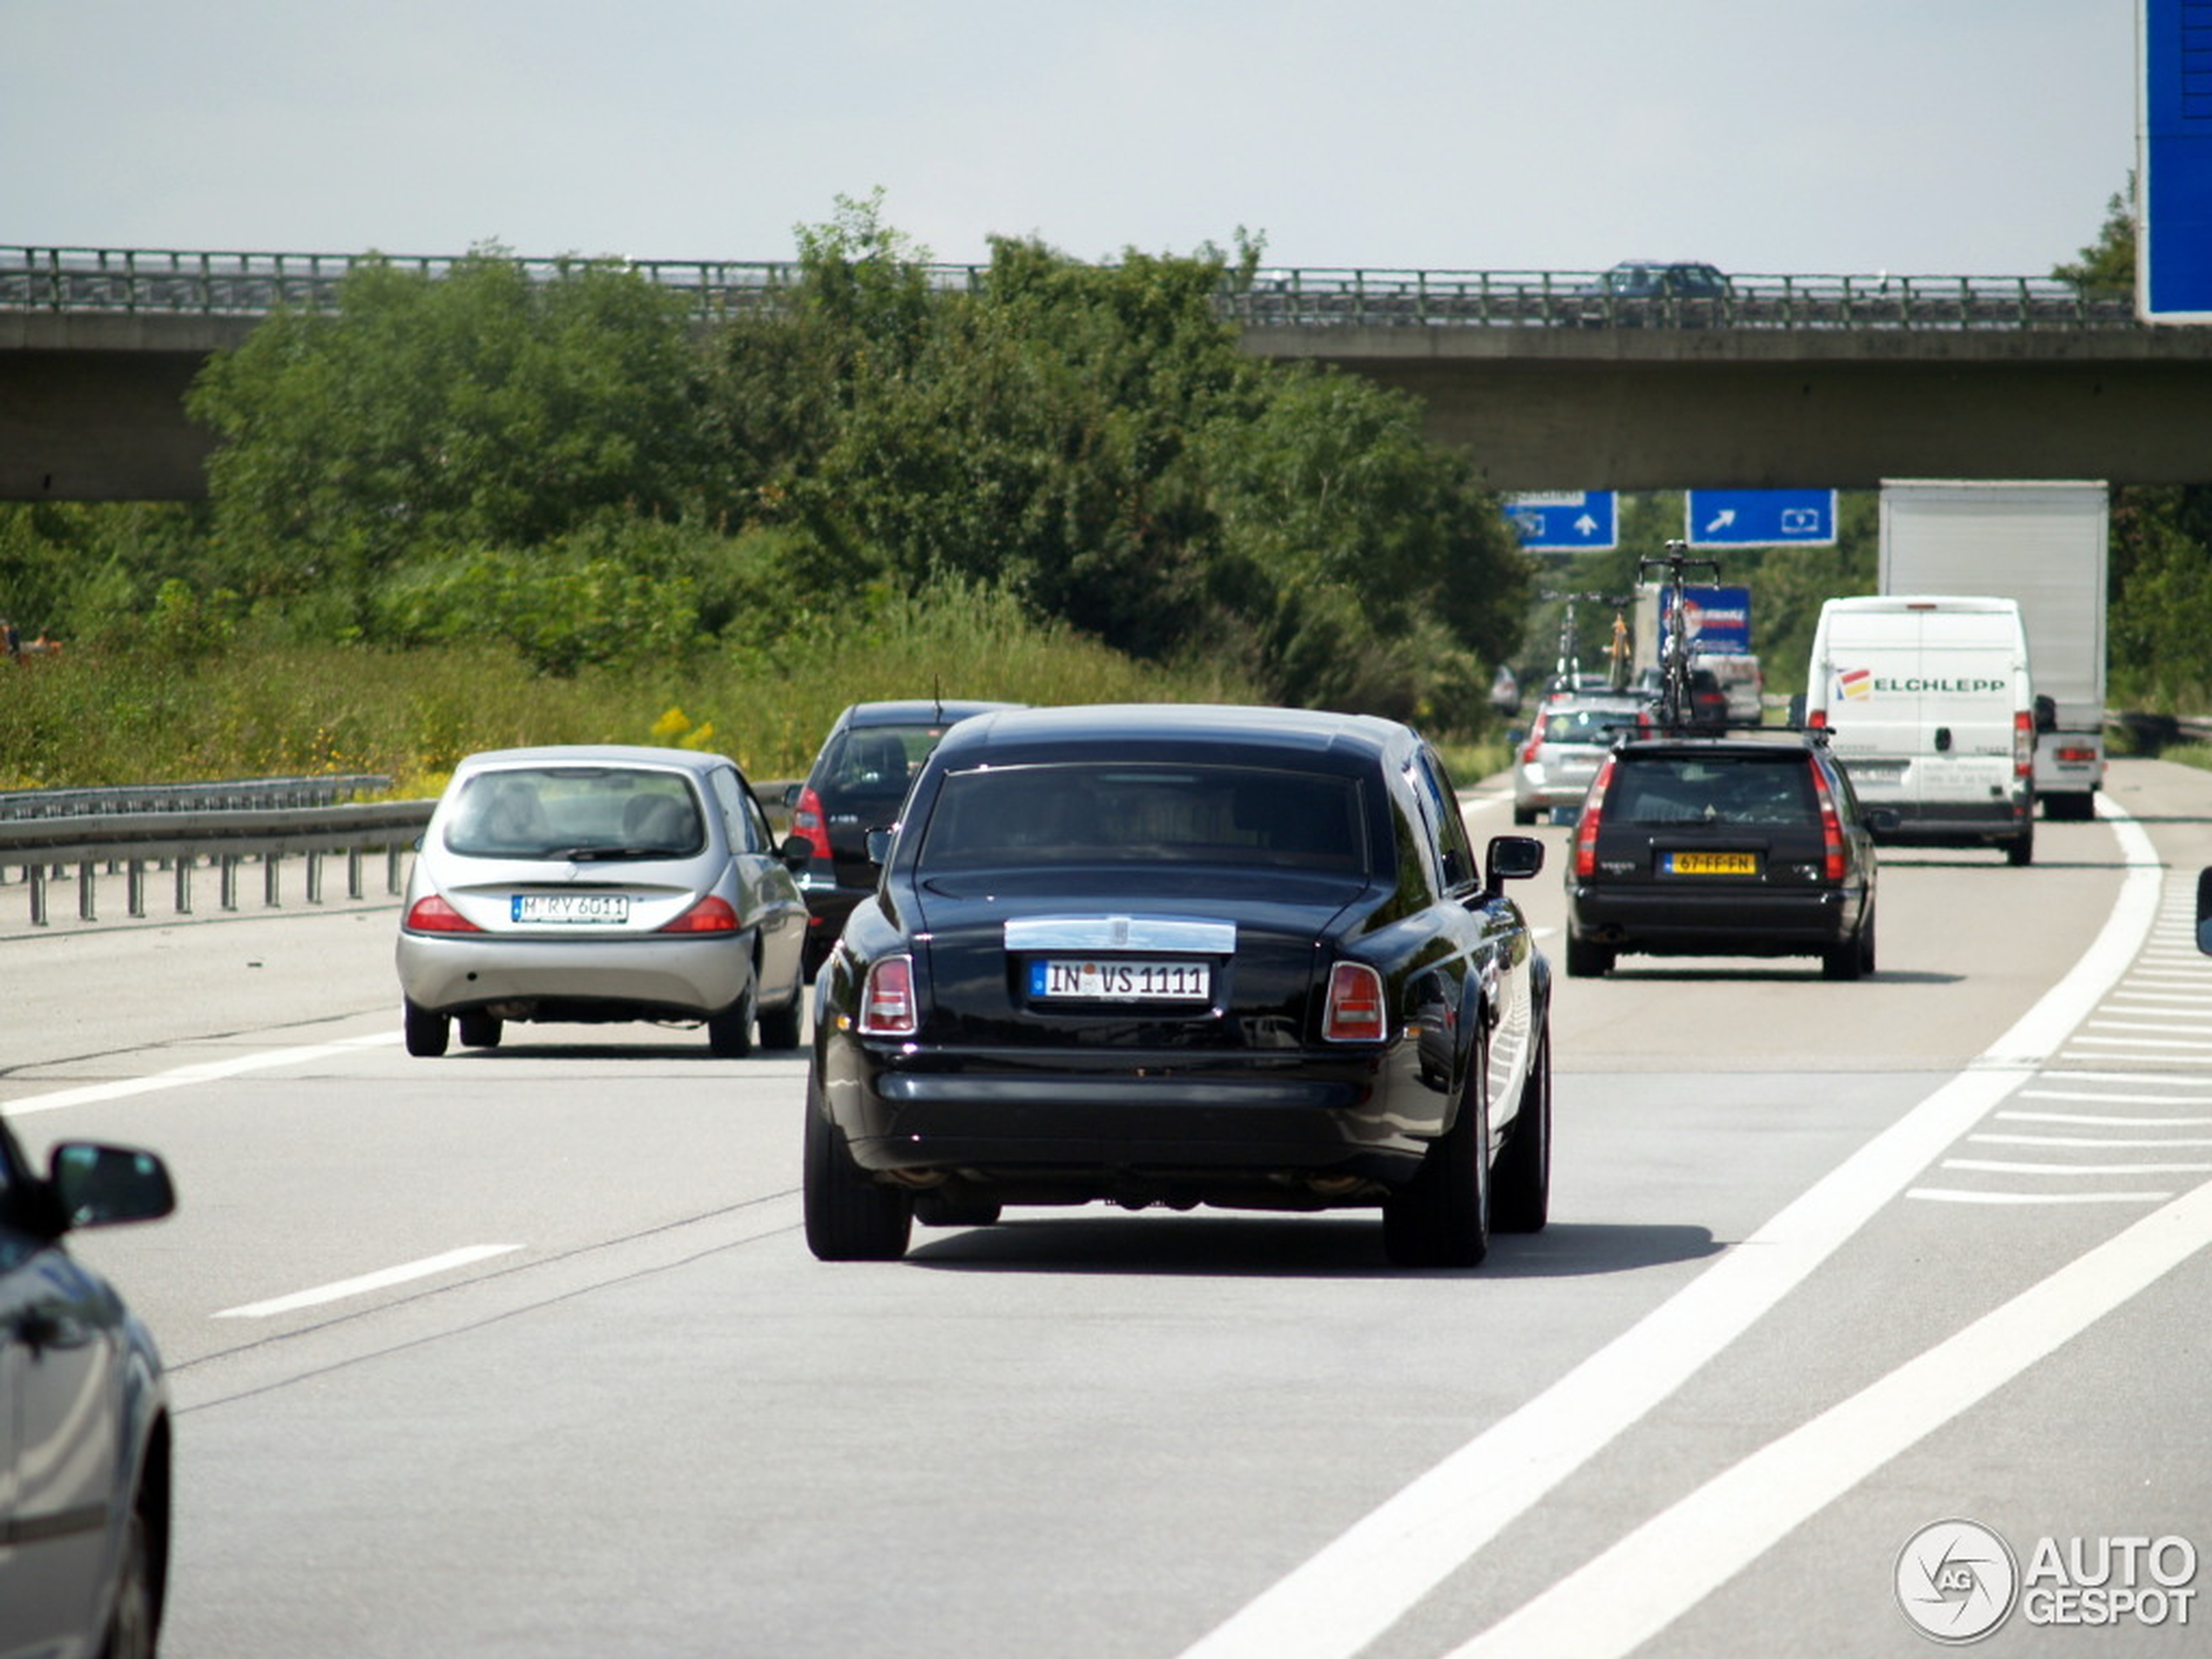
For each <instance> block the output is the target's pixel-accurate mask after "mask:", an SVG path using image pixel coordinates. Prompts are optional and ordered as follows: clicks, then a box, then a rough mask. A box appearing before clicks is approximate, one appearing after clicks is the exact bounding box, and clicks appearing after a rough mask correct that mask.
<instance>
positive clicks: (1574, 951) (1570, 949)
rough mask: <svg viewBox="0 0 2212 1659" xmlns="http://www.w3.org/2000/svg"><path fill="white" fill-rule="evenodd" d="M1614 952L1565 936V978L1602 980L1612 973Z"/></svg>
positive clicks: (1576, 936) (1610, 949) (1573, 936)
mask: <svg viewBox="0 0 2212 1659" xmlns="http://www.w3.org/2000/svg"><path fill="white" fill-rule="evenodd" d="M1613 961H1614V951H1613V948H1612V947H1611V946H1610V945H1600V944H1595V943H1594V942H1592V941H1589V940H1587V939H1583V938H1581V937H1579V936H1578V935H1576V934H1573V933H1569V934H1568V935H1567V977H1568V978H1569V979H1603V978H1604V977H1605V976H1606V975H1607V974H1609V973H1611V972H1612V971H1613Z"/></svg>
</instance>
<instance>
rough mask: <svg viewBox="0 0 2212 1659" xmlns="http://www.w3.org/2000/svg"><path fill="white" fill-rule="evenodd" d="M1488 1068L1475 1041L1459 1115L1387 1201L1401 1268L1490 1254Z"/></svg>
mask: <svg viewBox="0 0 2212 1659" xmlns="http://www.w3.org/2000/svg"><path fill="white" fill-rule="evenodd" d="M1489 1069H1490V1068H1489V1058H1488V1051H1487V1049H1485V1048H1484V1046H1483V1045H1482V1044H1480V1043H1479V1042H1478V1043H1477V1044H1476V1045H1475V1049H1474V1053H1473V1054H1471V1055H1468V1056H1467V1094H1466V1096H1465V1098H1463V1099H1462V1100H1461V1101H1460V1111H1459V1116H1457V1117H1455V1118H1454V1119H1453V1122H1452V1127H1451V1128H1450V1129H1448V1130H1445V1131H1444V1133H1443V1134H1442V1135H1440V1136H1438V1137H1437V1138H1436V1139H1435V1140H1433V1141H1432V1142H1430V1143H1429V1149H1428V1156H1427V1157H1424V1158H1423V1159H1422V1160H1421V1167H1420V1170H1419V1171H1418V1172H1417V1173H1416V1174H1415V1175H1414V1177H1413V1179H1412V1180H1411V1181H1409V1182H1408V1183H1406V1185H1405V1186H1404V1187H1402V1188H1400V1189H1399V1190H1398V1191H1396V1192H1394V1193H1393V1194H1392V1195H1391V1196H1390V1197H1387V1198H1386V1199H1384V1200H1383V1249H1384V1251H1386V1253H1387V1254H1388V1255H1389V1257H1390V1259H1391V1260H1392V1261H1393V1262H1394V1263H1396V1264H1398V1265H1399V1266H1400V1267H1476V1266H1480V1264H1481V1262H1482V1258H1484V1257H1485V1256H1487V1255H1488V1254H1489V1253H1490V1095H1489Z"/></svg>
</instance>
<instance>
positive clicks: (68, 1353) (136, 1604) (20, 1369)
mask: <svg viewBox="0 0 2212 1659" xmlns="http://www.w3.org/2000/svg"><path fill="white" fill-rule="evenodd" d="M175 1207H176V1196H175V1193H174V1191H173V1190H172V1187H171V1185H170V1181H169V1172H168V1170H166V1169H165V1168H164V1167H163V1165H162V1162H161V1160H160V1159H159V1158H158V1157H155V1156H154V1155H153V1154H152V1153H151V1152H141V1151H137V1150H132V1149H131V1148H128V1147H118V1146H104V1145H99V1144H97V1143H91V1142H85V1141H65V1142H64V1143H61V1144H60V1145H58V1146H57V1147H55V1148H54V1149H53V1150H52V1152H51V1154H50V1155H49V1157H48V1160H47V1172H46V1173H45V1175H44V1176H43V1177H42V1176H40V1175H39V1174H38V1173H37V1171H36V1170H33V1169H32V1168H31V1167H30V1165H29V1164H28V1163H26V1161H25V1160H24V1156H23V1150H22V1148H21V1147H20V1145H18V1143H17V1141H16V1138H15V1136H14V1135H13V1134H12V1133H11V1132H10V1130H9V1129H8V1127H7V1125H6V1124H5V1123H0V1653H5V1654H37V1655H39V1656H42V1659H89V1656H93V1655H98V1656H100V1659H150V1656H152V1653H153V1652H154V1650H155V1648H156V1647H157V1646H158V1638H159V1635H160V1631H161V1615H162V1604H163V1601H164V1598H165V1595H166V1593H167V1586H168V1579H169V1520H170V1501H169V1500H170V1429H169V1389H168V1383H167V1381H166V1379H165V1376H164V1373H163V1372H162V1368H161V1357H160V1355H159V1353H158V1352H157V1351H156V1349H155V1347H154V1344H153V1339H152V1336H150V1335H149V1334H148V1333H147V1332H146V1329H145V1325H142V1324H141V1323H140V1322H139V1321H138V1318H137V1316H135V1315H134V1314H132V1312H131V1311H130V1309H129V1308H128V1307H126V1306H125V1305H124V1301H123V1298H121V1297H120V1296H119V1295H118V1294H117V1292H116V1291H115V1288H114V1286H112V1285H110V1284H109V1283H108V1282H107V1281H106V1280H105V1278H101V1277H100V1275H98V1273H95V1272H93V1271H91V1269H90V1268H88V1267H86V1266H85V1265H84V1264H83V1263H81V1262H79V1261H78V1260H77V1259H76V1258H74V1257H73V1256H71V1253H70V1251H69V1250H68V1248H67V1246H66V1245H64V1243H63V1239H64V1237H65V1236H66V1235H67V1234H68V1233H70V1232H71V1231H73V1230H76V1229H80V1228H86V1227H100V1226H108V1225H112V1224H118V1223H122V1222H127V1221H150V1220H152V1219H153V1218H154V1217H157V1216H165V1215H167V1214H168V1213H169V1212H170V1211H172V1210H173V1209H174V1208H175Z"/></svg>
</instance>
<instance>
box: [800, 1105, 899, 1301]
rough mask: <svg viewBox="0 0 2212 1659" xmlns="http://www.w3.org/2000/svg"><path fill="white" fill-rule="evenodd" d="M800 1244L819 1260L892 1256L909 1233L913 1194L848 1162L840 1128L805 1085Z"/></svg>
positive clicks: (850, 1159) (886, 1258) (877, 1259)
mask: <svg viewBox="0 0 2212 1659" xmlns="http://www.w3.org/2000/svg"><path fill="white" fill-rule="evenodd" d="M803 1180H804V1184H805V1200H806V1248H807V1249H809V1250H811V1251H813V1252H814V1255H815V1258H816V1259H818V1260H820V1261H825V1262H895V1261H897V1260H898V1259H899V1258H900V1257H901V1256H903V1255H905V1254H906V1253H907V1241H908V1240H909V1239H910V1238H913V1236H914V1200H913V1198H912V1197H909V1196H908V1195H907V1194H906V1193H903V1192H899V1191H895V1190H893V1189H891V1188H889V1187H880V1186H878V1185H876V1184H875V1183H874V1182H873V1181H871V1180H869V1179H868V1178H867V1175H866V1174H864V1173H863V1172H862V1170H861V1169H860V1165H859V1164H857V1163H853V1155H852V1154H851V1153H850V1152H849V1151H847V1150H846V1146H845V1132H844V1131H843V1130H840V1129H839V1128H838V1127H837V1125H836V1124H834V1123H831V1122H830V1121H829V1119H828V1118H827V1117H826V1116H824V1115H823V1112H822V1104H821V1098H820V1096H819V1094H818V1093H817V1092H816V1089H815V1087H814V1085H813V1082H811V1081H810V1082H808V1084H807V1088H806V1162H805V1165H804V1171H803Z"/></svg>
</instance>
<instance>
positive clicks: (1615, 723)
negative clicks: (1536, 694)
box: [1513, 692, 1651, 824]
mask: <svg viewBox="0 0 2212 1659" xmlns="http://www.w3.org/2000/svg"><path fill="white" fill-rule="evenodd" d="M1650 726H1651V705H1650V703H1649V701H1648V700H1647V699H1646V698H1642V697H1641V696H1638V695H1635V694H1634V693H1617V692H1601V693H1594V694H1590V695H1587V696H1582V697H1557V698H1553V699H1552V700H1551V701H1550V702H1548V703H1547V704H1545V705H1544V706H1543V707H1542V708H1541V709H1540V710H1538V711H1537V712H1536V718H1535V720H1534V723H1533V724H1532V725H1531V726H1530V728H1529V732H1528V737H1527V741H1526V742H1524V743H1523V744H1522V745H1521V748H1520V751H1519V752H1517V753H1516V754H1515V755H1514V765H1513V821H1514V823H1516V824H1534V823H1538V822H1541V820H1543V819H1546V818H1548V816H1549V815H1550V814H1551V813H1553V812H1554V810H1555V809H1557V808H1560V807H1563V806H1581V804H1582V797H1583V796H1584V795H1585V794H1586V793H1588V790H1589V786H1590V779H1593V778H1595V777H1596V776H1597V769H1598V766H1599V765H1600V764H1601V763H1602V761H1603V760H1604V759H1605V757H1606V756H1607V754H1608V753H1609V752H1611V750H1612V748H1613V744H1614V741H1615V738H1619V737H1621V736H1622V735H1623V734H1626V735H1628V736H1630V737H1634V736H1636V735H1639V734H1640V733H1642V732H1649V730H1650Z"/></svg>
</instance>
